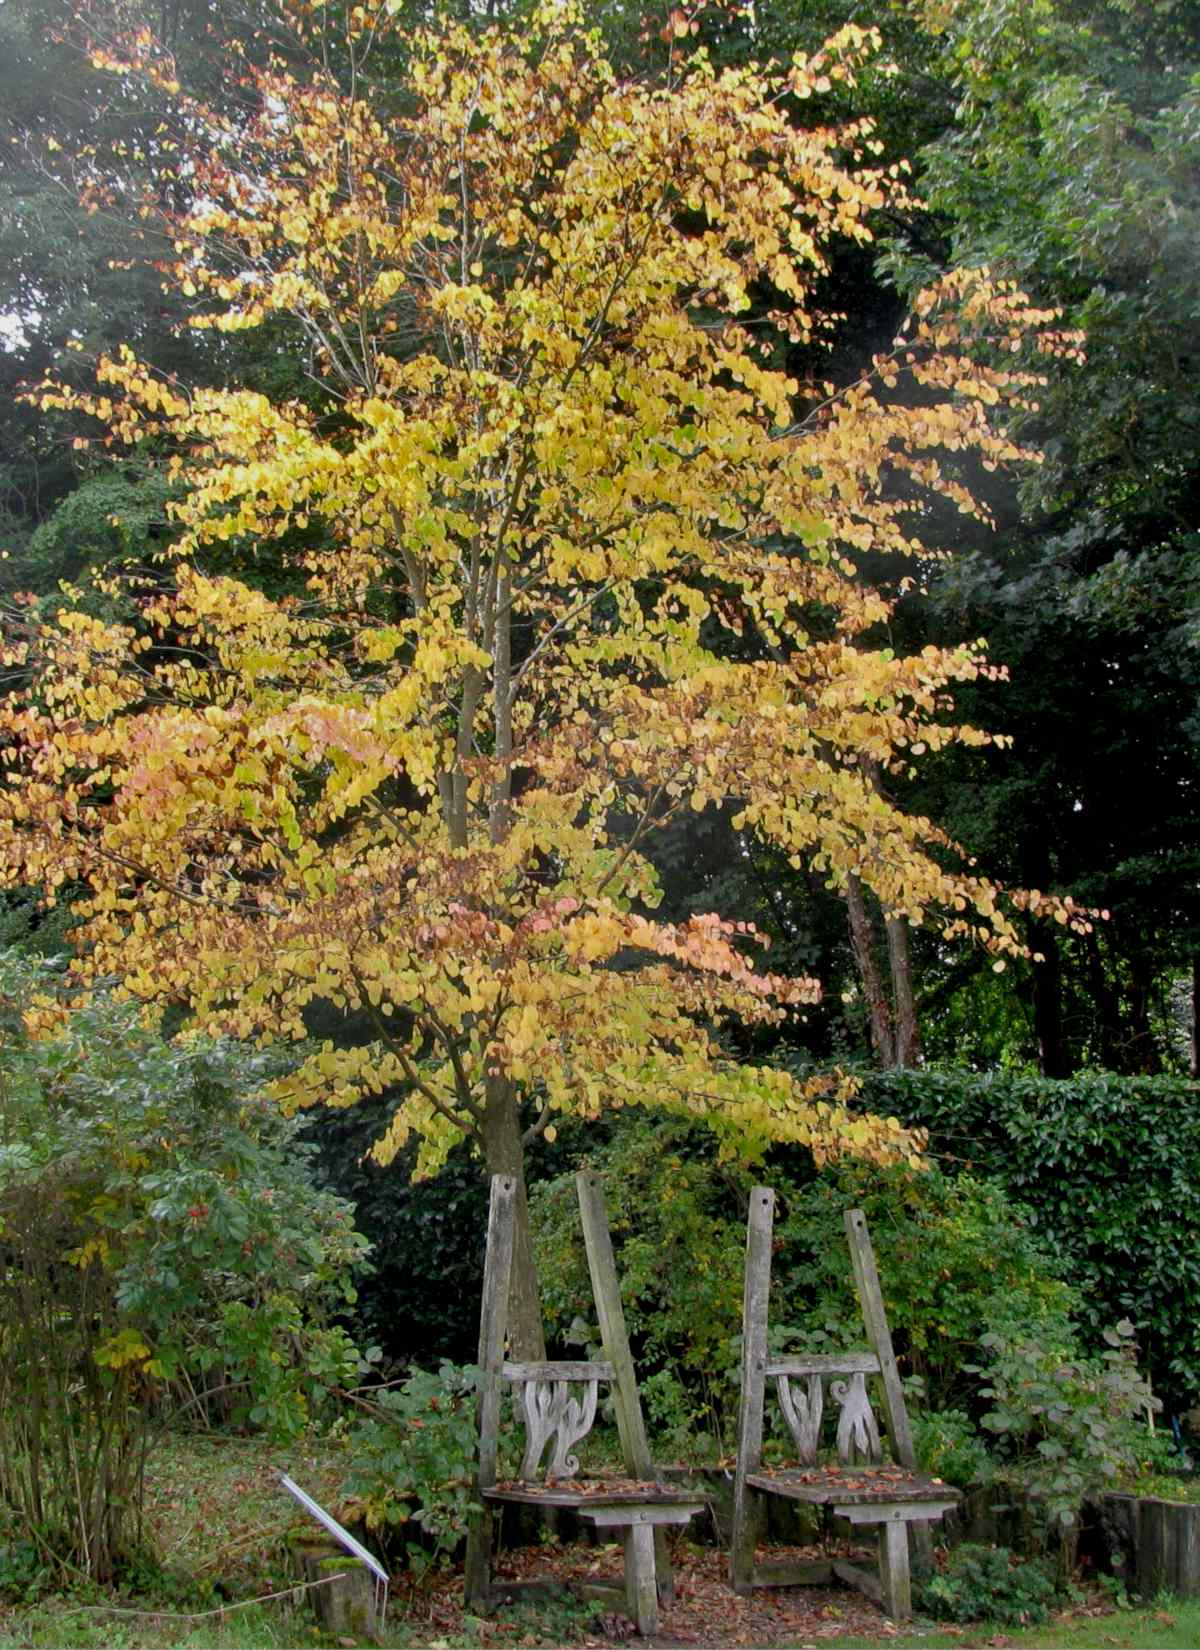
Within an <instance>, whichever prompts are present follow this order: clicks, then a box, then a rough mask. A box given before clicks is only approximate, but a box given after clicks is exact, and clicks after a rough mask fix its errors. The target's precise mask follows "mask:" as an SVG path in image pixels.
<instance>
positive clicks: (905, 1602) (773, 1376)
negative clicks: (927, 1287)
mask: <svg viewBox="0 0 1200 1650" xmlns="http://www.w3.org/2000/svg"><path fill="white" fill-rule="evenodd" d="M774 1210H775V1194H774V1192H772V1191H769V1190H768V1189H767V1188H766V1187H763V1186H759V1187H756V1188H755V1190H754V1191H753V1193H752V1194H751V1198H750V1217H749V1221H748V1226H747V1233H746V1284H745V1295H744V1301H743V1318H742V1337H743V1339H742V1394H741V1407H740V1415H739V1424H738V1459H737V1474H736V1477H735V1481H734V1504H733V1550H732V1557H731V1565H730V1580H731V1583H732V1586H733V1588H734V1591H735V1592H738V1593H749V1592H752V1591H753V1589H754V1588H755V1587H757V1586H767V1587H770V1586H776V1587H778V1586H788V1585H798V1584H804V1583H808V1584H814V1583H815V1584H818V1585H819V1584H821V1583H822V1582H827V1581H829V1580H831V1579H832V1578H833V1576H835V1575H836V1576H838V1577H839V1578H840V1579H841V1580H843V1581H848V1582H850V1583H852V1584H853V1585H855V1586H857V1587H860V1588H861V1589H862V1590H863V1591H864V1592H866V1593H867V1594H868V1595H869V1596H870V1597H872V1598H874V1599H875V1601H876V1602H877V1603H879V1604H882V1606H883V1608H884V1610H885V1611H886V1612H887V1614H888V1615H889V1616H890V1617H891V1619H892V1620H893V1621H901V1620H905V1619H907V1618H908V1617H909V1616H911V1615H912V1588H911V1583H910V1579H909V1561H908V1542H909V1535H908V1532H909V1527H910V1526H912V1528H913V1535H914V1538H915V1539H919V1533H920V1535H923V1537H924V1540H923V1542H922V1545H923V1546H924V1547H925V1548H926V1549H927V1550H928V1549H929V1548H930V1546H931V1543H930V1542H929V1537H928V1526H929V1522H930V1521H932V1520H935V1519H938V1518H941V1517H942V1516H943V1514H944V1513H946V1512H948V1511H949V1510H950V1508H951V1507H954V1506H956V1505H957V1503H958V1501H959V1500H960V1499H961V1497H960V1496H959V1492H958V1491H957V1490H955V1489H952V1488H950V1486H949V1485H947V1484H943V1483H942V1482H941V1480H940V1479H936V1478H929V1477H927V1476H925V1475H923V1474H921V1473H918V1472H917V1471H916V1457H915V1454H914V1452H913V1441H912V1431H911V1429H910V1427H909V1422H908V1412H907V1410H906V1409H905V1407H904V1392H903V1389H902V1387H901V1384H900V1375H899V1371H898V1370H897V1368H896V1358H895V1354H894V1352H893V1351H892V1337H891V1332H890V1331H889V1329H888V1322H887V1315H886V1313H885V1312H884V1307H883V1296H882V1294H881V1292H880V1288H879V1274H878V1272H877V1271H876V1268H875V1254H874V1251H873V1249H872V1248H871V1239H870V1235H869V1233H868V1231H867V1222H866V1219H865V1217H864V1215H863V1213H862V1210H861V1209H848V1210H847V1211H846V1214H845V1217H844V1219H845V1226H846V1236H847V1239H848V1240H849V1244H850V1259H851V1261H852V1263H853V1267H854V1281H855V1284H856V1286H857V1289H858V1299H859V1304H860V1306H861V1308H862V1315H863V1323H864V1326H865V1328H866V1332H867V1340H868V1343H869V1348H868V1349H867V1350H864V1351H861V1352H845V1353H833V1354H829V1355H826V1354H822V1355H820V1356H817V1355H805V1354H801V1355H800V1356H798V1357H791V1358H769V1357H768V1355H767V1309H768V1299H769V1295H770V1288H771V1234H772V1228H773V1225H774ZM871 1375H874V1376H878V1378H879V1383H880V1396H881V1399H882V1409H883V1415H884V1419H885V1421H886V1425H887V1432H888V1435H889V1439H890V1443H891V1449H892V1455H893V1458H894V1463H893V1464H885V1463H884V1461H883V1451H882V1445H881V1441H880V1436H879V1428H878V1425H877V1424H876V1421H875V1416H874V1412H873V1411H872V1409H871V1402H870V1398H869V1397H868V1394H867V1377H868V1376H871ZM768 1381H774V1382H775V1384H776V1391H777V1396H778V1401H779V1408H780V1410H781V1412H782V1415H783V1419H784V1421H785V1423H786V1425H787V1429H788V1432H789V1433H790V1434H791V1437H792V1439H793V1441H794V1443H795V1446H796V1457H797V1462H798V1464H797V1465H796V1466H795V1467H791V1468H786V1469H783V1470H778V1471H775V1470H770V1469H767V1468H764V1466H763V1462H762V1444H763V1410H764V1406H765V1403H766V1396H767V1383H768ZM793 1383H795V1385H793ZM827 1385H828V1392H829V1396H830V1397H832V1399H833V1400H834V1403H835V1405H836V1406H837V1407H838V1409H839V1411H840V1413H839V1415H838V1421H837V1465H836V1466H834V1465H823V1464H822V1463H821V1459H820V1442H821V1423H822V1418H823V1416H824V1414H825V1410H826V1404H825V1394H826V1386H827ZM769 1496H780V1497H783V1498H785V1499H787V1500H792V1501H805V1502H809V1503H810V1504H812V1505H814V1506H820V1507H829V1508H832V1510H833V1512H834V1513H835V1514H836V1515H837V1516H838V1517H839V1518H845V1519H849V1521H850V1523H851V1524H854V1525H860V1524H875V1525H878V1527H879V1577H878V1579H876V1577H875V1576H873V1575H872V1574H871V1573H870V1572H869V1571H867V1570H864V1569H862V1568H861V1567H860V1566H859V1565H856V1564H850V1563H847V1562H845V1561H842V1560H836V1559H835V1560H832V1561H829V1562H826V1561H823V1560H822V1561H818V1562H814V1563H810V1564H805V1565H792V1566H788V1565H780V1564H756V1563H755V1549H756V1547H757V1544H758V1537H759V1532H760V1529H761V1523H762V1514H763V1510H764V1504H765V1498H766V1497H769Z"/></svg>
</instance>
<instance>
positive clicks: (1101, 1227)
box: [863, 1071, 1200, 1411]
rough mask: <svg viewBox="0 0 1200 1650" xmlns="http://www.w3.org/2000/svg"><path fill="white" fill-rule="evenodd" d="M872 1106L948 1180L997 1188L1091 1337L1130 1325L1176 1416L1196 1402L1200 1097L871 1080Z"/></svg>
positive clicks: (924, 1074) (1168, 1084)
mask: <svg viewBox="0 0 1200 1650" xmlns="http://www.w3.org/2000/svg"><path fill="white" fill-rule="evenodd" d="M863 1100H864V1102H865V1104H866V1105H867V1106H869V1108H870V1109H871V1110H872V1111H882V1112H884V1113H886V1114H888V1115H895V1116H897V1117H899V1118H901V1119H902V1120H903V1121H904V1122H905V1123H920V1124H922V1125H924V1126H925V1127H926V1128H928V1129H929V1131H930V1147H931V1150H932V1151H933V1152H934V1153H935V1154H936V1155H937V1157H938V1159H939V1161H940V1162H941V1163H942V1166H943V1167H944V1168H948V1169H950V1170H952V1171H953V1170H954V1169H956V1168H962V1169H970V1170H971V1171H972V1172H973V1173H976V1174H986V1175H990V1176H993V1177H994V1178H995V1179H997V1180H999V1181H1000V1182H1001V1183H1002V1184H1003V1185H1004V1186H1005V1187H1006V1189H1007V1190H1008V1191H1009V1192H1010V1193H1011V1195H1012V1196H1013V1197H1014V1198H1019V1199H1020V1201H1021V1202H1022V1203H1023V1204H1024V1205H1025V1208H1026V1209H1027V1211H1028V1213H1029V1218H1030V1220H1031V1221H1032V1222H1033V1223H1034V1225H1035V1226H1036V1228H1037V1230H1038V1232H1039V1234H1040V1236H1041V1238H1042V1240H1043V1243H1044V1244H1045V1245H1046V1246H1047V1247H1048V1248H1049V1249H1050V1250H1051V1252H1052V1253H1055V1254H1057V1255H1058V1256H1059V1257H1060V1258H1061V1260H1062V1262H1063V1264H1064V1274H1065V1275H1066V1276H1067V1277H1069V1278H1070V1280H1071V1282H1072V1283H1073V1284H1074V1285H1075V1286H1076V1287H1077V1288H1078V1289H1079V1290H1081V1292H1082V1293H1083V1295H1084V1298H1085V1302H1086V1304H1087V1308H1088V1310H1089V1312H1090V1314H1091V1325H1090V1327H1091V1328H1092V1329H1094V1331H1095V1334H1096V1336H1097V1337H1099V1335H1100V1333H1101V1332H1102V1330H1103V1328H1104V1326H1105V1325H1107V1324H1110V1323H1112V1322H1113V1321H1114V1320H1116V1319H1119V1318H1124V1317H1128V1318H1131V1319H1132V1320H1133V1323H1134V1324H1135V1325H1136V1328H1137V1333H1138V1343H1139V1348H1140V1357H1141V1362H1142V1365H1143V1367H1144V1368H1145V1369H1147V1370H1148V1371H1149V1373H1150V1375H1151V1378H1152V1380H1153V1384H1154V1388H1155V1391H1156V1392H1157V1393H1158V1395H1159V1396H1160V1397H1161V1398H1162V1400H1163V1402H1164V1404H1165V1405H1166V1407H1167V1409H1168V1410H1172V1411H1181V1410H1184V1409H1187V1408H1189V1407H1191V1406H1193V1405H1195V1404H1197V1403H1198V1402H1200V1084H1196V1083H1191V1082H1186V1081H1184V1080H1182V1079H1178V1078H1168V1077H1115V1076H1110V1075H1107V1074H1105V1073H1097V1074H1093V1075H1085V1076H1079V1077H1073V1078H1067V1079H1058V1080H1055V1079H1050V1078H1038V1077H1018V1076H1011V1075H1006V1074H1004V1073H987V1074H981V1073H974V1072H966V1071H962V1072H959V1071H898V1072H872V1073H868V1074H865V1075H864V1078H863Z"/></svg>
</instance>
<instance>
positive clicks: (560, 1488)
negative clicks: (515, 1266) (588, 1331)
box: [466, 1172, 706, 1634]
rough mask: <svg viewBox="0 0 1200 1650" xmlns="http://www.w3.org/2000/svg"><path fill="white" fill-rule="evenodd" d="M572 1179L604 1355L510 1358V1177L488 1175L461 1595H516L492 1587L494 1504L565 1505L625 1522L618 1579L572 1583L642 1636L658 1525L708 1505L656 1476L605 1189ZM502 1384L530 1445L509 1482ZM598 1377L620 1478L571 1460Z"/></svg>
mask: <svg viewBox="0 0 1200 1650" xmlns="http://www.w3.org/2000/svg"><path fill="white" fill-rule="evenodd" d="M575 1184H576V1190H577V1193H578V1196H579V1209H580V1215H581V1218H582V1222H583V1237H584V1244H585V1247H586V1249H587V1258H588V1270H589V1272H590V1273H591V1279H592V1291H593V1294H594V1297H595V1302H596V1310H597V1315H598V1317H599V1322H600V1335H601V1340H602V1342H603V1349H604V1354H605V1357H604V1361H602V1362H601V1361H596V1362H592V1361H588V1360H574V1361H566V1360H555V1361H547V1362H543V1363H506V1362H505V1360H504V1339H505V1322H506V1318H507V1307H508V1291H509V1280H510V1276H511V1270H512V1252H513V1231H514V1226H515V1212H516V1203H515V1193H516V1185H515V1182H514V1181H513V1180H512V1179H511V1177H509V1176H505V1175H496V1176H494V1177H493V1179H492V1191H491V1208H490V1213H489V1217H488V1239H487V1258H486V1261H485V1263H484V1283H483V1307H482V1311H481V1314H480V1328H479V1368H480V1373H481V1379H480V1396H479V1475H478V1486H479V1494H480V1498H481V1500H482V1503H483V1507H482V1510H481V1511H480V1512H479V1513H478V1514H477V1515H476V1517H475V1519H474V1520H473V1522H472V1525H471V1530H470V1534H469V1538H468V1543H467V1572H466V1596H467V1602H468V1604H470V1605H471V1606H473V1607H475V1608H481V1607H486V1606H487V1605H488V1604H490V1603H493V1602H495V1601H496V1599H497V1598H498V1597H506V1596H509V1595H511V1594H512V1593H513V1592H514V1591H516V1589H515V1588H514V1587H512V1586H511V1585H509V1586H504V1587H499V1588H497V1587H494V1586H493V1583H492V1546H493V1541H494V1535H495V1530H494V1524H495V1516H494V1509H496V1508H497V1507H499V1506H500V1505H502V1504H503V1503H504V1502H519V1503H523V1504H526V1505H533V1506H538V1507H542V1508H547V1509H548V1508H552V1507H568V1508H570V1509H571V1510H572V1511H574V1512H575V1513H576V1515H577V1516H578V1517H580V1518H582V1519H585V1520H587V1521H589V1522H590V1523H592V1524H594V1525H595V1526H597V1528H602V1529H611V1530H613V1531H614V1532H615V1531H617V1530H620V1531H621V1532H622V1535H623V1537H624V1545H625V1575H624V1581H623V1582H622V1583H618V1584H616V1586H615V1587H614V1585H613V1584H612V1583H607V1584H606V1583H603V1582H595V1583H590V1584H586V1585H581V1587H580V1588H579V1589H578V1590H580V1591H582V1592H583V1593H584V1594H585V1595H587V1596H593V1597H599V1598H602V1599H604V1600H605V1601H606V1602H608V1603H609V1604H612V1605H616V1606H617V1607H618V1608H623V1609H624V1610H626V1612H627V1613H628V1614H629V1615H630V1616H631V1617H632V1619H633V1621H634V1622H635V1624H636V1626H637V1629H638V1632H639V1633H643V1634H649V1633H656V1632H657V1631H658V1606H659V1601H660V1599H661V1600H662V1601H663V1602H668V1601H669V1600H670V1599H671V1598H672V1597H673V1589H672V1581H671V1566H670V1561H669V1558H668V1556H667V1550H666V1544H665V1539H664V1537H665V1526H667V1525H670V1524H686V1523H688V1522H689V1520H691V1519H692V1518H693V1517H695V1515H696V1514H697V1513H698V1512H702V1511H703V1510H704V1507H705V1504H706V1503H705V1501H704V1500H703V1498H697V1497H696V1495H695V1494H694V1493H690V1492H686V1491H683V1490H676V1489H672V1488H669V1487H668V1486H667V1485H665V1484H662V1483H660V1482H659V1481H658V1480H657V1478H656V1475H655V1468H654V1464H653V1462H652V1460H651V1456H650V1446H649V1444H648V1442H647V1439H646V1429H645V1424H644V1422H643V1419H642V1408H641V1401H640V1399H639V1397H638V1390H637V1380H636V1377H635V1374H634V1368H633V1359H632V1357H631V1355H630V1351H629V1340H628V1336H627V1335H626V1331H625V1314H624V1312H623V1311H622V1308H621V1295H620V1289H619V1287H618V1284H617V1272H616V1264H615V1262H614V1260H613V1252H612V1240H611V1237H610V1235H609V1230H608V1220H607V1217H606V1214H605V1209H604V1197H603V1193H602V1191H601V1189H600V1183H599V1181H598V1179H597V1178H596V1176H595V1175H594V1174H590V1173H587V1172H584V1173H582V1174H579V1175H577V1176H576V1182H575ZM502 1380H506V1381H508V1382H510V1383H511V1384H512V1385H513V1386H514V1387H515V1388H517V1389H518V1391H519V1393H520V1396H521V1411H522V1415H523V1419H524V1425H525V1450H524V1454H523V1456H522V1460H521V1466H520V1469H519V1472H518V1475H517V1477H516V1478H515V1479H513V1480H512V1481H510V1482H504V1483H502V1482H500V1481H499V1479H498V1476H497V1453H498V1450H497V1446H498V1431H499V1419H500V1396H501V1382H502ZM601 1383H606V1384H608V1385H609V1386H611V1388H612V1393H613V1397H614V1400H615V1409H616V1419H617V1431H618V1434H619V1437H620V1441H621V1453H622V1456H623V1458H624V1467H625V1471H626V1473H627V1474H628V1477H627V1478H626V1479H624V1480H615V1481H614V1480H603V1479H586V1478H582V1477H581V1476H580V1474H579V1460H578V1457H577V1456H575V1455H573V1454H572V1453H571V1451H572V1450H573V1449H574V1448H575V1446H576V1445H577V1444H579V1443H581V1442H582V1441H583V1439H584V1438H585V1437H586V1436H587V1434H588V1432H589V1431H590V1430H591V1426H592V1423H593V1421H594V1419H595V1415H596V1405H597V1398H598V1393H599V1387H600V1385H601ZM572 1389H575V1390H574V1391H573V1390H572ZM551 1445H552V1446H553V1447H552V1448H551V1449H550V1456H549V1460H548V1462H547V1463H546V1464H545V1466H543V1465H542V1459H543V1456H545V1454H546V1452H547V1448H548V1446H551ZM527 1585H529V1584H527ZM533 1585H534V1586H537V1585H538V1584H536V1583H534V1584H533Z"/></svg>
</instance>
